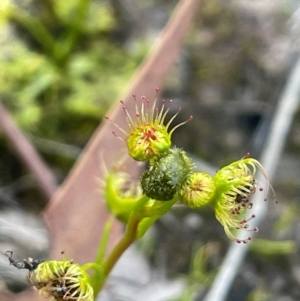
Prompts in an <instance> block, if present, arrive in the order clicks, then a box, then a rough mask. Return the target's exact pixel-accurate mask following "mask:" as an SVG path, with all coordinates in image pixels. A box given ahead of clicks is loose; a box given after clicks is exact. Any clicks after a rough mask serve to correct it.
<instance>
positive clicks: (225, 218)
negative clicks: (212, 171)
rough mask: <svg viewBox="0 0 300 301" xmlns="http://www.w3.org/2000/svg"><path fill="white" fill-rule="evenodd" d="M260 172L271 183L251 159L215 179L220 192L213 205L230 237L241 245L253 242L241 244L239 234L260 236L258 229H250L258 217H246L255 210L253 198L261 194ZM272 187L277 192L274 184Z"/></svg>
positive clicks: (234, 166)
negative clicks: (247, 233) (256, 177)
mask: <svg viewBox="0 0 300 301" xmlns="http://www.w3.org/2000/svg"><path fill="white" fill-rule="evenodd" d="M257 170H260V171H261V172H262V174H263V175H264V176H265V177H266V179H267V180H268V176H267V173H266V171H265V170H264V168H263V167H262V165H261V164H260V163H259V162H258V161H257V160H255V159H253V158H248V157H245V158H242V159H241V160H239V161H236V162H233V163H231V164H230V165H227V166H225V167H223V168H222V169H221V170H219V171H218V172H217V173H216V175H215V176H214V182H215V186H216V192H215V195H214V197H213V200H212V202H211V204H212V206H213V208H214V210H215V214H216V218H217V219H218V221H219V222H220V223H221V224H222V225H223V227H224V230H225V233H226V234H227V236H228V237H229V238H230V239H232V240H235V241H237V242H239V243H240V242H243V243H246V242H247V241H249V240H251V236H248V237H247V238H245V239H242V240H240V239H238V238H237V237H236V236H235V234H234V231H235V230H247V231H253V232H258V228H257V227H254V228H253V229H249V223H248V222H249V221H250V220H251V219H253V218H255V215H251V216H250V218H248V219H247V218H246V214H247V213H248V211H249V210H251V208H252V207H253V203H252V202H251V201H250V200H249V198H250V196H251V195H252V194H254V193H255V192H256V190H257V184H258V183H257V181H256V180H255V175H256V172H257ZM269 187H271V189H272V190H273V188H272V186H270V184H269ZM259 190H260V191H262V190H263V188H262V187H259Z"/></svg>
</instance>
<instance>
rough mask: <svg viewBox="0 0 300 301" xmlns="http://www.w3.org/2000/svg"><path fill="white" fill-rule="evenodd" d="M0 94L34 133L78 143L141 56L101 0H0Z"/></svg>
mask: <svg viewBox="0 0 300 301" xmlns="http://www.w3.org/2000/svg"><path fill="white" fill-rule="evenodd" d="M0 5H1V9H0V14H1V15H0V19H1V20H2V22H1V28H0V46H1V47H0V64H1V69H0V98H1V100H2V101H3V102H4V104H5V105H6V106H7V107H8V108H9V110H10V112H11V113H12V114H13V116H14V117H15V119H16V120H17V122H18V124H19V125H20V126H21V127H22V128H23V129H25V130H26V131H29V132H30V133H32V134H34V135H38V136H43V137H47V138H48V139H54V140H61V141H64V142H68V143H74V144H77V145H80V146H83V145H84V144H85V143H86V140H87V138H88V137H89V136H90V135H91V133H92V132H93V130H94V128H95V127H96V125H97V124H98V123H99V120H100V119H101V117H102V116H103V114H104V113H105V112H106V111H107V109H108V108H109V106H110V105H111V102H112V101H113V100H115V99H116V97H117V95H118V94H119V93H120V92H121V90H122V89H123V87H124V86H125V84H126V82H127V81H128V80H129V79H130V77H131V75H132V73H133V72H134V70H135V69H136V67H137V66H138V65H139V63H140V62H141V60H142V59H143V56H144V53H145V51H144V50H143V49H141V48H139V50H137V51H136V53H134V54H132V53H129V52H128V51H126V49H125V47H124V45H122V43H120V42H119V41H118V38H117V36H116V35H115V32H116V28H117V27H118V26H119V24H118V20H117V19H116V18H115V15H114V10H113V7H112V6H111V5H110V2H109V1H101V2H100V1H92V0H76V1H63V0H47V1H38V0H31V1H25V0H24V1H20V4H19V5H16V4H13V2H12V1H7V0H5V1H3V2H2V3H1V4H0Z"/></svg>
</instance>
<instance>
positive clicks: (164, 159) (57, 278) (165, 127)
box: [4, 88, 274, 301]
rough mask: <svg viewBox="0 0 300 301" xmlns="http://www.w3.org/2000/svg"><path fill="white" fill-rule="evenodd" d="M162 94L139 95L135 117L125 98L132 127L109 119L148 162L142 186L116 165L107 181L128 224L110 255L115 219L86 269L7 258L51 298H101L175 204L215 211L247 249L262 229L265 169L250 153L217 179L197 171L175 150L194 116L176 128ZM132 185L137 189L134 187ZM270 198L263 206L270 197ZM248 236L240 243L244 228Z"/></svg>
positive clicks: (117, 212) (112, 204) (107, 191)
mask: <svg viewBox="0 0 300 301" xmlns="http://www.w3.org/2000/svg"><path fill="white" fill-rule="evenodd" d="M158 92H159V89H158V88H157V89H156V97H155V100H154V101H151V100H149V99H148V98H147V97H145V96H142V97H141V98H138V97H137V96H136V95H135V94H133V95H132V101H134V103H135V105H134V108H135V110H134V114H130V112H129V111H128V109H127V107H126V104H125V103H124V101H122V100H121V101H120V103H121V105H122V108H123V111H124V117H125V118H126V119H127V123H128V127H127V128H126V129H124V128H121V127H120V126H118V124H117V123H115V121H114V120H111V119H110V117H109V116H106V117H105V118H106V120H107V122H111V123H112V124H113V125H114V126H115V129H116V130H115V131H113V134H114V135H115V136H116V138H118V139H121V140H122V141H124V143H125V145H126V147H127V151H128V154H129V156H131V157H132V158H133V159H134V160H136V161H142V162H145V163H147V168H146V170H145V171H144V172H143V174H142V175H141V177H140V180H139V181H138V182H137V183H135V182H134V181H133V180H131V176H130V174H127V173H124V172H121V171H120V170H118V169H117V168H111V170H109V171H107V172H106V175H105V178H104V179H103V184H102V185H103V187H102V189H103V194H104V198H105V201H106V204H107V208H108V210H109V211H110V213H111V214H112V215H113V216H114V217H115V218H117V219H119V220H120V221H121V222H123V223H124V224H125V225H126V230H125V232H124V235H123V237H122V238H121V239H120V241H119V242H118V243H117V244H116V246H115V247H114V249H113V250H112V251H111V252H110V253H109V254H108V255H107V256H106V257H105V256H104V255H103V254H105V245H106V241H107V238H108V232H109V230H108V229H109V222H108V226H107V229H106V230H105V231H104V232H105V234H104V235H103V237H102V240H101V243H100V246H99V251H98V255H97V257H96V259H95V262H92V263H87V264H85V265H83V266H79V265H78V264H76V263H74V262H73V261H72V260H68V259H64V260H61V261H57V260H51V261H40V260H34V259H31V258H28V259H24V260H14V259H13V254H12V252H10V251H8V252H6V253H4V255H6V256H7V257H8V259H9V262H10V264H12V265H14V266H15V267H16V268H18V269H27V270H29V274H28V279H29V281H30V282H31V283H32V285H33V286H34V287H35V288H36V289H38V290H39V291H40V293H41V294H42V295H43V296H46V297H50V298H52V300H60V301H62V300H74V301H93V300H95V298H96V297H97V295H98V294H99V292H100V291H101V289H102V288H103V285H104V284H105V281H106V279H107V277H108V276H109V274H110V272H111V270H112V268H113V267H114V265H115V264H116V262H117V261H118V259H119V258H120V257H121V256H122V254H123V253H124V251H125V250H126V249H127V248H128V247H129V246H130V245H131V244H133V243H134V242H135V241H136V240H138V239H140V238H141V237H143V235H144V234H145V232H146V231H147V230H148V228H149V227H150V226H151V225H152V224H153V223H154V222H155V221H156V220H157V219H158V218H159V217H160V216H162V215H164V214H166V213H167V212H168V211H169V210H171V208H172V206H174V205H175V204H176V203H178V202H181V203H183V204H184V205H186V206H188V207H190V208H201V207H204V206H210V207H211V208H212V209H213V210H214V212H215V216H216V219H217V220H218V221H219V222H220V224H221V225H222V226H223V227H224V231H225V233H226V235H227V236H228V238H229V239H231V240H233V241H235V242H237V243H244V244H246V243H247V242H249V241H250V240H251V237H252V236H251V235H252V233H254V232H257V231H258V228H257V227H253V226H251V225H252V223H251V225H250V224H249V221H250V220H251V219H254V218H255V215H253V214H251V213H249V211H250V210H251V209H252V208H253V206H254V204H253V203H252V202H251V200H250V197H251V196H252V195H253V194H255V193H256V192H259V191H262V190H263V187H262V186H261V185H260V184H259V183H258V181H257V180H256V179H255V176H256V173H257V171H260V172H261V173H262V174H263V175H264V177H265V178H266V179H267V183H268V187H267V190H266V193H265V197H266V196H267V193H268V189H269V188H271V190H272V191H273V188H272V186H271V185H270V183H269V180H268V176H267V173H266V171H265V170H264V168H263V166H262V165H261V164H260V163H259V162H258V161H257V160H256V159H254V158H251V157H250V154H246V155H245V156H244V157H242V158H241V159H239V160H237V161H235V162H231V163H230V164H228V165H227V166H225V167H223V168H221V169H220V170H218V171H217V172H216V174H215V175H213V176H212V175H210V174H208V173H206V172H203V171H196V170H195V166H194V164H193V162H192V159H191V158H190V157H189V156H188V155H187V153H186V152H185V151H184V150H183V149H181V148H178V147H175V146H173V145H172V134H173V133H174V131H175V130H176V129H177V128H178V127H180V126H183V125H184V124H185V123H186V122H188V121H190V120H192V119H193V117H192V116H190V117H189V118H188V119H187V120H186V121H185V122H182V123H179V124H177V125H176V126H174V127H173V128H171V124H172V123H173V122H174V120H175V118H176V116H177V115H178V114H179V112H180V111H181V108H179V109H178V111H177V113H176V114H175V115H174V116H173V117H171V118H170V120H169V122H168V123H166V122H165V119H166V116H167V114H168V111H169V108H170V104H172V101H170V102H165V101H162V103H161V104H159V103H158V98H157V95H158ZM128 183H131V185H128ZM273 193H274V192H273ZM265 197H262V201H264V200H266V198H265ZM238 230H240V231H243V233H244V238H243V239H240V238H238V237H240V235H239V236H238V235H237V231H238Z"/></svg>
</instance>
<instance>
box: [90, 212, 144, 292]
mask: <svg viewBox="0 0 300 301" xmlns="http://www.w3.org/2000/svg"><path fill="white" fill-rule="evenodd" d="M140 221H141V218H140V216H139V215H138V214H134V213H133V214H132V215H131V217H130V219H129V221H128V224H127V227H126V232H125V234H124V236H123V237H122V238H121V240H120V241H119V242H118V244H117V245H116V246H115V247H114V249H113V250H112V252H111V253H110V254H109V256H108V258H107V259H106V260H105V261H104V263H103V272H104V277H105V279H104V281H103V282H102V283H101V285H99V287H97V291H95V296H97V294H98V293H99V291H100V290H101V288H102V287H103V285H104V283H105V280H106V278H107V276H108V275H109V273H110V272H111V270H112V269H113V267H114V266H115V264H116V262H117V261H118V260H119V258H120V257H121V255H122V254H123V253H124V252H125V251H126V250H127V248H128V247H129V246H130V245H131V244H132V243H133V242H134V241H135V240H136V238H137V230H138V225H139V223H140Z"/></svg>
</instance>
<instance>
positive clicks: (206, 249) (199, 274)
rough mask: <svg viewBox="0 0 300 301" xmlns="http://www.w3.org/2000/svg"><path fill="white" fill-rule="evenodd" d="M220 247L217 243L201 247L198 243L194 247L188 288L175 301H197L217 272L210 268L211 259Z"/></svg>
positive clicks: (187, 280)
mask: <svg viewBox="0 0 300 301" xmlns="http://www.w3.org/2000/svg"><path fill="white" fill-rule="evenodd" d="M217 250H218V246H217V245H216V243H213V242H211V243H207V244H205V245H202V246H199V243H196V244H195V245H194V247H193V255H192V259H191V266H190V271H189V274H188V275H187V276H186V282H187V283H186V286H185V289H184V291H183V293H182V295H181V296H180V297H179V298H177V299H175V300H174V301H190V300H195V298H196V296H197V295H199V294H201V293H202V292H203V291H204V290H205V289H206V288H207V287H208V286H209V285H210V283H211V282H212V280H213V279H214V276H215V274H216V272H217V271H216V270H212V269H210V268H209V262H210V260H211V257H213V256H214V255H216V254H215V253H217Z"/></svg>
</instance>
